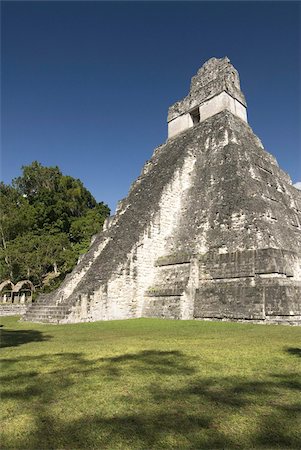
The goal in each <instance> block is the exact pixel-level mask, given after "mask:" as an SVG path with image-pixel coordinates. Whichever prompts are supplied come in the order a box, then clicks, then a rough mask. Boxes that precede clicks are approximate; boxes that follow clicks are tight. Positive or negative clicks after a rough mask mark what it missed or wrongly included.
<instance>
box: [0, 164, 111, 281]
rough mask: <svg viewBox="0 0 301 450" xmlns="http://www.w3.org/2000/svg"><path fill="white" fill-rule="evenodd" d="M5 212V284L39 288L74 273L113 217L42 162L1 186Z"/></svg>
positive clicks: (0, 254)
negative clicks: (26, 281) (25, 282)
mask: <svg viewBox="0 0 301 450" xmlns="http://www.w3.org/2000/svg"><path fill="white" fill-rule="evenodd" d="M0 209H1V216H0V234H1V248H0V262H1V269H0V278H1V280H3V279H5V278H10V279H11V280H12V281H13V282H17V281H19V280H21V279H24V278H28V279H30V280H31V281H32V282H33V283H34V284H35V285H36V286H37V287H43V285H44V284H45V280H49V278H51V276H50V275H51V274H53V277H54V278H55V277H56V276H58V275H60V279H61V278H63V277H64V275H65V274H66V273H68V272H70V271H71V270H72V269H73V267H74V266H75V264H76V262H77V260H78V257H79V255H81V254H82V253H85V252H86V251H87V249H88V248H89V244H90V241H91V237H92V235H94V234H96V233H98V232H99V231H100V229H101V228H102V225H103V222H104V220H105V218H106V217H107V216H108V215H109V213H110V210H109V208H108V206H107V205H105V204H104V203H102V202H101V203H97V202H96V200H95V198H94V197H93V196H92V194H91V193H90V192H89V191H88V190H87V189H86V188H85V187H84V185H83V183H82V182H81V181H80V180H78V179H75V178H73V177H71V176H68V175H63V174H62V172H61V171H60V169H59V168H58V167H44V166H42V165H41V164H40V163H39V162H37V161H35V162H33V163H32V164H31V165H29V166H24V167H22V175H21V176H20V177H18V178H16V179H14V180H13V182H12V185H5V184H4V183H0Z"/></svg>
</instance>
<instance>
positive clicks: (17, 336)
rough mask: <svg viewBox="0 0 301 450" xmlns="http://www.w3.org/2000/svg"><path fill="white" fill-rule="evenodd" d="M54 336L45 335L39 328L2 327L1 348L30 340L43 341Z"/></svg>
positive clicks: (0, 334) (16, 345) (0, 332)
mask: <svg viewBox="0 0 301 450" xmlns="http://www.w3.org/2000/svg"><path fill="white" fill-rule="evenodd" d="M51 337H52V336H48V335H45V334H44V333H41V332H40V331H37V330H17V331H15V330H5V329H3V328H1V329H0V348H4V347H19V346H20V345H23V344H28V343H29V342H43V341H47V340H49V339H51Z"/></svg>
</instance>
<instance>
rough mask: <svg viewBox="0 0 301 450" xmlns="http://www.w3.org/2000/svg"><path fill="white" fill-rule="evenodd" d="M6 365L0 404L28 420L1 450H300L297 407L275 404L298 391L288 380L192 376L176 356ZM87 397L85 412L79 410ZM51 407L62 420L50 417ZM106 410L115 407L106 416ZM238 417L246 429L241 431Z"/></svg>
mask: <svg viewBox="0 0 301 450" xmlns="http://www.w3.org/2000/svg"><path fill="white" fill-rule="evenodd" d="M4 362H5V364H6V366H5V367H6V368H8V370H9V373H10V374H11V375H5V376H3V377H1V379H0V381H1V382H2V383H5V382H6V383H7V382H9V381H10V384H9V386H8V388H7V389H6V390H4V393H3V395H2V399H3V400H5V399H9V400H15V401H18V413H19V414H21V415H22V414H25V413H29V414H30V416H31V420H32V421H33V423H34V427H33V428H32V430H31V433H30V434H27V435H26V434H25V433H24V434H21V433H19V434H18V435H16V437H15V438H14V437H12V436H9V435H7V436H5V437H4V439H3V441H2V442H3V448H15V449H24V448H26V449H28V450H29V449H36V448H39V449H49V448H61V449H65V448H66V449H69V448H76V449H89V448H101V449H117V448H119V449H121V448H127V449H160V448H161V449H163V448H172V449H175V448H181V449H204V448H206V449H212V448H216V449H218V448H270V449H271V448H300V447H301V442H300V435H299V437H298V436H297V435H296V432H295V434H294V433H291V425H292V424H293V423H296V422H297V416H298V415H299V414H300V412H301V406H300V404H298V403H297V402H295V403H291V404H287V403H285V402H283V396H284V395H285V394H292V395H293V396H295V395H297V393H298V392H299V390H300V388H301V385H300V383H299V381H298V379H297V378H296V375H295V374H293V373H292V374H280V373H278V374H270V376H269V377H266V378H265V379H264V380H258V379H257V380H255V381H254V378H253V379H247V378H242V377H236V378H234V377H224V376H221V375H219V374H218V373H217V374H216V377H212V376H211V377H206V376H202V377H200V375H199V373H198V371H197V370H196V369H195V367H194V366H193V360H191V358H189V357H187V356H186V355H185V354H183V353H182V352H179V351H157V350H148V351H142V352H138V353H128V354H123V355H120V356H116V357H111V358H99V359H93V360H91V359H90V360H89V359H87V358H86V357H85V356H84V355H83V354H82V353H75V352H74V353H72V352H71V353H56V354H45V355H38V356H24V357H21V358H20V359H18V360H17V359H6V360H5V361H4ZM24 365H25V366H27V367H30V370H28V372H25V371H24V369H22V368H23V367H24ZM137 376H138V378H137ZM125 380H129V381H125ZM137 380H138V381H137ZM137 382H138V385H136V384H135V383H137ZM139 383H140V385H139ZM121 386H122V389H121ZM87 387H89V388H88V390H87ZM105 387H106V390H105ZM89 394H90V395H89ZM91 394H92V395H91ZM86 395H88V396H89V400H88V405H87V406H86V407H83V408H82V409H80V408H81V406H79V405H82V403H84V402H85V401H86V399H85V396H86ZM104 396H106V399H105V401H104V402H103V403H102V401H103V399H104ZM76 397H78V398H79V399H80V402H78V403H76V401H75V403H74V413H75V414H73V411H72V413H70V404H71V405H72V408H73V403H72V402H73V401H74V400H76ZM59 402H61V409H62V410H63V411H64V414H62V415H60V416H56V414H57V412H55V411H56V410H55V409H53V407H54V408H55V406H56V405H57V403H59ZM114 402H115V403H116V407H115V408H113V409H112V408H111V407H108V409H106V407H107V406H106V405H107V404H108V403H109V404H110V405H112V404H113V405H114ZM99 403H100V404H102V405H103V406H102V407H99ZM64 408H65V409H66V410H64ZM72 408H71V410H72ZM78 409H79V410H78ZM79 411H80V412H79ZM242 416H243V417H244V418H245V419H244V421H243V425H242V427H246V426H247V428H242V430H240V429H239V427H240V426H241V425H240V422H239V419H238V417H242ZM74 417H76V418H74ZM227 424H229V425H228V426H227ZM246 424H247V425H246ZM245 431H246V432H245ZM298 439H299V440H298Z"/></svg>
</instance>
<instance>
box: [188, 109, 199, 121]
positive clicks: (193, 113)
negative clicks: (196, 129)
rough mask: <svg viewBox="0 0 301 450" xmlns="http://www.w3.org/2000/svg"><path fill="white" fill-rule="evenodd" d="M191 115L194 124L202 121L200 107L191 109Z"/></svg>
mask: <svg viewBox="0 0 301 450" xmlns="http://www.w3.org/2000/svg"><path fill="white" fill-rule="evenodd" d="M190 117H191V120H192V123H193V125H196V124H197V123H200V110H199V108H195V109H193V110H192V111H190Z"/></svg>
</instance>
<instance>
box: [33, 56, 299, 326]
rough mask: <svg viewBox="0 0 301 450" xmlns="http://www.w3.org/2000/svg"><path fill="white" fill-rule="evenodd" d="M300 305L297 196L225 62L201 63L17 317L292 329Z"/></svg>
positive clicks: (232, 70)
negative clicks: (82, 238) (103, 210)
mask: <svg viewBox="0 0 301 450" xmlns="http://www.w3.org/2000/svg"><path fill="white" fill-rule="evenodd" d="M300 299H301V191H298V190H297V189H296V188H294V187H293V186H292V183H291V180H290V178H289V176H288V175H287V174H286V173H285V172H283V170H281V169H280V168H279V167H278V164H277V162H276V160H275V158H274V157H273V156H272V155H271V154H270V153H268V152H267V151H266V150H264V148H263V146H262V144H261V142H260V140H259V139H258V138H257V137H256V136H255V135H254V133H253V131H252V130H251V128H250V127H249V125H248V123H247V113H246V101H245V98H244V95H243V93H242V92H241V90H240V82H239V76H238V73H237V71H236V70H235V68H234V67H233V66H232V65H231V64H230V61H229V59H228V58H222V59H216V58H212V59H210V60H209V61H207V62H206V63H205V64H204V65H203V67H202V68H201V69H200V70H199V71H198V73H197V74H196V76H194V77H193V78H192V81H191V88H190V92H189V95H188V96H187V97H185V98H184V99H183V100H182V101H179V102H177V103H176V104H174V105H173V106H172V107H171V108H169V112H168V140H167V142H166V143H165V144H163V145H161V146H159V147H158V148H157V149H156V150H155V151H154V154H153V156H152V158H151V159H150V161H148V162H147V163H146V164H145V166H144V168H143V170H142V173H141V175H140V176H139V177H138V179H137V180H136V181H135V182H134V183H133V185H132V186H131V188H130V191H129V194H128V196H127V198H126V199H124V200H123V201H121V202H120V203H119V205H118V208H117V210H116V214H115V215H114V216H113V217H111V218H110V219H108V220H107V221H106V223H105V225H104V229H103V231H102V232H101V233H99V234H98V235H97V237H96V238H95V240H94V241H93V243H92V244H91V247H90V249H89V251H88V253H87V254H86V255H85V256H84V257H83V258H82V260H81V261H80V262H79V264H78V265H77V266H76V268H75V269H74V270H73V272H72V273H71V274H70V275H69V276H67V277H66V279H65V281H64V282H63V284H62V285H61V287H60V288H59V289H58V290H56V291H55V292H53V293H51V294H48V295H47V296H44V297H42V296H41V297H40V298H39V299H38V301H37V302H36V303H35V304H33V306H32V307H31V308H29V310H28V311H27V313H26V315H25V317H24V320H28V321H39V322H55V323H67V322H80V321H96V320H110V319H128V318H136V317H161V318H170V319H232V320H255V321H263V322H264V321H266V322H288V321H290V322H291V323H298V321H300V318H301V300H300Z"/></svg>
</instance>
